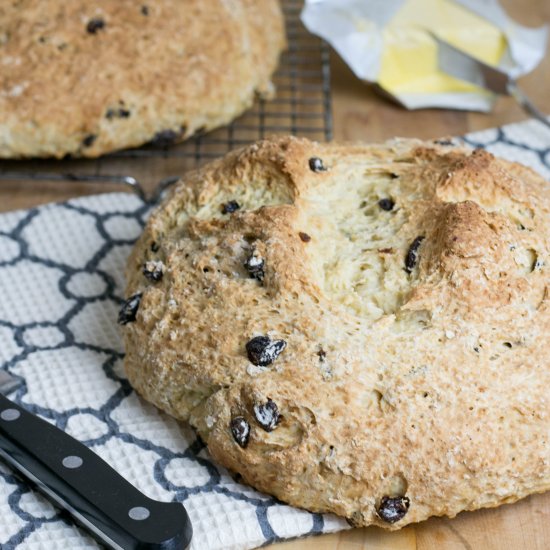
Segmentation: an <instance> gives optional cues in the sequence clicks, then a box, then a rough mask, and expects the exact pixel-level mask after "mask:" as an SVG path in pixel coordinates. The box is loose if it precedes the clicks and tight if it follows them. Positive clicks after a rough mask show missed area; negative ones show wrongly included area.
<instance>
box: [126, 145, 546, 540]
mask: <svg viewBox="0 0 550 550" xmlns="http://www.w3.org/2000/svg"><path fill="white" fill-rule="evenodd" d="M549 251H550V190H549V187H548V184H547V183H546V182H545V181H544V180H543V179H542V178H541V177H539V176H538V175H537V174H535V173H534V172H533V171H531V170H530V169H528V168H525V167H522V166H520V165H518V164H513V163H510V162H506V161H504V160H500V159H497V158H495V157H493V156H492V155H491V154H489V153H487V152H484V151H473V152H472V151H469V150H466V149H462V148H460V147H453V146H452V145H449V144H448V143H445V142H441V143H439V144H438V143H422V142H419V141H410V140H395V141H391V142H389V143H386V144H384V145H373V146H369V145H360V144H358V145H321V144H318V143H311V142H309V141H306V140H299V139H295V138H284V139H278V140H271V141H270V140H268V141H263V142H260V143H258V144H257V145H253V146H251V147H248V148H247V149H243V150H240V151H236V152H234V153H232V154H230V155H228V156H227V157H226V158H224V159H222V160H219V161H217V162H214V163H212V164H210V165H208V166H206V167H205V168H204V169H202V170H199V171H197V172H194V173H191V174H189V175H187V176H186V177H185V178H184V179H183V181H182V182H181V183H180V184H179V185H178V187H177V188H175V189H174V190H173V192H172V193H171V194H170V196H169V197H168V199H167V200H166V201H165V203H164V204H163V205H162V206H161V207H159V208H158V209H157V210H156V212H154V214H153V215H152V217H151V219H150V220H149V222H148V224H147V227H146V228H145V231H144V233H143V235H142V237H141V238H140V239H139V241H138V243H137V245H136V247H135V249H134V251H133V253H132V255H131V258H130V260H129V264H128V269H127V277H128V289H127V297H128V298H129V299H128V301H127V302H126V304H125V305H124V307H123V309H122V310H121V313H120V317H119V321H120V323H121V324H123V325H124V329H123V330H124V333H125V340H126V350H127V356H126V370H127V373H128V377H129V379H130V382H131V383H132V384H133V386H134V387H135V388H136V389H137V391H138V392H139V393H140V394H141V395H143V396H144V397H145V398H146V399H148V400H150V401H152V402H153V403H155V404H156V405H157V406H158V407H160V408H161V409H164V410H165V411H167V412H168V413H170V414H171V415H173V416H175V417H176V418H179V419H181V420H185V421H189V422H191V424H192V425H193V426H195V427H196V428H197V430H198V432H199V434H200V435H201V437H202V438H203V439H204V441H205V442H206V443H207V445H208V448H209V450H210V452H211V454H212V456H213V457H214V458H215V459H216V460H217V461H218V462H220V463H221V464H223V465H224V466H227V467H228V468H230V469H231V470H233V471H236V472H238V473H239V474H241V475H242V477H243V478H244V480H245V481H246V482H248V483H250V484H251V485H253V486H254V487H256V488H258V489H260V490H262V491H266V492H268V493H271V494H273V495H276V496H277V497H278V498H280V499H281V500H283V501H285V502H289V503H291V504H293V505H296V506H302V507H304V508H307V509H309V510H314V511H321V512H324V511H328V512H335V513H337V514H339V515H341V516H345V517H346V518H348V519H349V520H350V522H351V523H353V524H354V525H369V524H376V525H379V526H382V527H387V528H390V529H397V528H399V527H402V526H403V525H406V524H407V523H410V522H415V521H420V520H423V519H426V518H427V517H429V516H432V515H447V516H454V515H455V514H457V513H458V512H460V511H461V510H473V509H476V508H481V507H486V506H497V505H499V504H502V503H505V502H513V501H515V500H517V499H519V498H522V497H524V496H526V495H528V494H530V493H534V492H539V491H544V490H546V489H548V488H549V487H550V447H549V428H550V402H549V389H548V388H550V359H549V355H548V334H549V333H550V295H549V286H550V278H549V271H548V268H549V261H550V260H549Z"/></svg>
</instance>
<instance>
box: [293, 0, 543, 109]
mask: <svg viewBox="0 0 550 550" xmlns="http://www.w3.org/2000/svg"><path fill="white" fill-rule="evenodd" d="M302 21H303V23H304V25H305V26H306V27H307V29H308V30H309V31H310V32H312V33H313V34H316V35H319V36H321V37H322V38H324V39H325V40H326V41H327V42H329V43H330V44H331V45H332V46H333V47H334V49H335V50H336V51H337V52H338V53H339V54H340V56H341V57H342V58H343V59H344V61H345V62H346V63H347V64H348V65H349V66H350V68H351V69H352V70H353V72H354V73H355V74H356V75H357V76H358V77H359V78H360V79H362V80H366V81H368V82H371V83H373V84H376V85H377V86H378V87H379V88H381V89H382V90H383V91H384V92H385V93H386V94H389V95H390V96H391V97H392V98H393V99H394V100H396V101H398V102H399V103H401V104H402V105H403V106H404V107H406V108H407V109H419V108H424V107H445V108H451V109H464V110H473V111H490V110H491V108H492V106H493V103H494V100H495V97H496V96H495V95H494V94H493V93H492V92H490V91H488V90H486V89H484V88H480V87H479V86H476V85H474V84H470V82H466V81H464V80H459V79H458V78H455V77H453V76H451V75H449V74H447V73H445V72H443V71H442V70H441V68H440V67H439V66H438V51H437V49H438V46H437V41H436V40H435V38H434V36H436V37H437V38H439V39H441V40H443V41H445V42H448V43H449V44H451V45H453V46H454V47H456V48H458V49H459V50H462V51H463V52H465V53H467V54H469V55H470V56H472V57H474V58H476V59H479V60H480V61H483V62H484V63H486V64H487V65H491V66H493V67H498V68H499V69H500V70H502V71H504V72H505V73H506V74H507V75H508V76H509V77H510V78H513V79H516V78H518V77H520V76H521V75H524V74H526V73H528V72H529V71H531V70H532V69H534V68H535V67H536V66H537V65H538V63H539V62H540V61H541V59H542V58H543V57H544V54H545V51H546V40H547V34H548V32H547V28H546V27H540V28H533V29H530V28H526V27H522V26H521V25H518V24H517V23H515V22H514V21H513V20H512V19H510V18H509V17H508V16H507V15H506V13H505V12H504V10H503V9H502V8H501V6H500V5H499V3H498V1H497V0H305V6H304V9H303V11H302ZM473 70H476V69H473ZM476 80H477V81H479V80H478V79H476V78H473V81H474V82H475V81H476Z"/></svg>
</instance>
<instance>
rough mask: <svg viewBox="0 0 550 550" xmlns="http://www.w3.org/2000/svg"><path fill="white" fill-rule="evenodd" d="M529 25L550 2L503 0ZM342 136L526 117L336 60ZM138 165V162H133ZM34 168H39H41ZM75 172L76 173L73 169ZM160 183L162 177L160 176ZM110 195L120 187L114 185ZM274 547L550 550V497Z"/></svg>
mask: <svg viewBox="0 0 550 550" xmlns="http://www.w3.org/2000/svg"><path fill="white" fill-rule="evenodd" d="M502 4H503V5H504V7H505V8H506V10H507V11H508V13H509V14H510V15H512V16H513V17H514V18H516V20H518V21H519V22H521V23H523V24H525V25H530V26H534V25H540V24H543V23H546V24H548V23H550V0H502ZM332 70H333V80H332V105H333V113H334V138H335V139H336V140H339V141H348V140H362V141H381V140H385V139H387V138H390V137H393V136H404V137H408V136H413V137H420V138H435V137H441V136H450V135H459V134H464V133H467V132H470V131H475V130H480V129H483V128H491V127H493V126H500V125H502V124H507V123H510V122H516V121H520V120H523V119H525V118H526V115H525V114H524V112H523V111H522V110H521V109H520V108H519V107H518V106H517V105H516V104H515V103H514V101H513V100H512V99H510V98H500V99H499V100H498V102H497V104H496V107H495V109H494V111H493V112H492V113H490V114H479V113H465V112H461V111H447V110H437V109H428V110H421V111H415V112H408V111H405V110H403V109H402V108H400V107H398V106H397V105H394V104H392V103H390V102H389V101H387V100H385V99H383V98H381V97H380V96H378V95H377V94H375V93H374V92H373V91H372V89H370V88H369V87H368V86H367V85H365V84H363V83H362V82H359V81H358V80H357V79H356V78H355V77H354V76H353V75H352V73H351V72H350V71H349V69H347V68H346V67H345V65H344V64H343V63H342V62H341V61H340V60H339V59H338V58H337V56H336V55H333V57H332ZM520 83H521V85H522V87H523V88H524V89H525V91H526V92H527V93H528V94H529V95H530V96H531V98H532V99H533V100H534V102H535V103H536V104H537V105H538V106H539V108H540V109H541V110H542V111H544V112H546V113H549V114H550V56H547V57H546V58H545V60H544V61H543V62H542V63H541V64H540V66H539V67H538V68H537V69H536V70H535V71H533V72H532V73H531V74H530V75H528V76H526V77H524V78H522V79H521V81H520ZM126 162H131V161H126ZM167 162H169V161H163V160H162V159H154V160H152V161H149V162H148V164H147V165H144V166H143V167H142V172H143V174H144V175H145V174H146V175H147V176H148V177H149V178H150V179H151V180H152V181H158V179H159V177H161V176H163V175H165V173H166V170H167V167H166V163H167ZM28 165H29V167H34V168H36V165H35V164H34V163H28ZM67 171H69V169H67ZM155 178H156V179H155ZM103 190H105V191H110V190H119V189H118V188H116V187H109V186H106V187H105V188H104V189H103ZM96 192H98V188H97V186H95V185H87V184H81V183H74V184H71V186H70V187H68V186H66V185H62V184H59V183H55V182H39V183H36V182H24V183H21V182H0V211H8V210H13V209H17V208H28V207H31V206H35V205H37V204H42V203H45V202H50V201H59V200H65V199H68V198H71V197H74V196H77V195H85V194H90V193H96ZM269 548H271V549H272V550H337V549H338V550H342V549H349V550H360V549H365V550H502V549H505V550H548V549H550V493H548V494H546V495H535V496H532V497H529V498H527V499H524V500H522V501H520V502H518V503H516V504H512V505H505V506H502V507H500V508H496V509H490V510H481V511H477V512H466V513H462V514H460V515H459V516H458V517H456V518H454V519H452V520H449V519H443V518H432V519H430V520H428V521H426V522H424V523H421V524H418V525H413V526H408V527H406V528H404V529H402V530H401V531H397V532H394V533H388V532H385V531H383V530H381V529H378V528H366V529H350V530H348V531H344V532H340V533H336V534H333V535H323V536H320V537H313V538H310V539H300V540H295V541H291V542H286V543H278V544H275V545H272V546H270V547H269Z"/></svg>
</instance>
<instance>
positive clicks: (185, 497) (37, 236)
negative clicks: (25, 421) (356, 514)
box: [0, 121, 550, 550]
mask: <svg viewBox="0 0 550 550" xmlns="http://www.w3.org/2000/svg"><path fill="white" fill-rule="evenodd" d="M462 139H463V140H464V141H466V142H467V143H468V144H470V145H472V146H474V147H485V148H487V149H488V150H490V151H491V152H493V153H495V154H496V155H499V156H502V157H504V158H506V159H509V160H513V161H518V162H522V163H524V164H526V165H528V166H531V167H532V168H534V169H535V170H537V171H538V172H539V173H541V174H542V175H543V176H544V177H545V178H546V179H550V130H548V129H547V128H545V127H544V126H543V125H542V124H540V123H538V122H536V121H528V122H524V123H520V124H515V125H510V126H506V127H503V128H499V129H492V130H486V131H483V132H478V133H475V134H470V135H468V136H465V137H464V138H462ZM148 212H149V209H148V207H147V206H145V205H144V204H143V203H142V202H141V201H140V200H139V199H138V198H136V197H134V196H133V195H129V194H126V193H117V194H104V195H96V196H92V197H86V198H79V199H75V200H71V201H69V202H66V203H63V204H51V205H46V206H42V207H39V208H33V209H31V210H26V211H18V212H11V213H7V214H3V215H0V367H1V368H3V369H6V370H8V371H9V372H10V373H12V374H14V375H16V376H19V377H21V378H22V379H23V380H24V384H23V385H22V386H21V387H20V388H19V389H18V390H17V392H15V393H14V394H13V395H11V396H10V397H11V398H12V399H14V400H15V401H16V402H18V403H19V404H21V405H22V406H24V407H25V408H27V409H28V410H30V411H32V412H33V413H36V414H38V415H40V416H41V417H43V418H45V419H47V420H48V421H50V422H53V423H55V424H56V425H57V426H58V427H59V428H61V429H63V430H65V431H67V432H68V433H69V434H71V435H72V436H73V437H75V438H77V439H79V440H80V441H82V442H83V443H84V444H86V445H88V446H90V447H91V448H92V449H93V450H94V451H95V452H96V453H97V454H99V455H100V456H101V457H102V458H103V459H105V460H106V461H107V462H109V463H110V464H111V465H112V466H113V467H114V468H115V469H116V470H117V471H118V472H120V473H121V474H122V475H123V476H124V477H125V478H127V479H128V480H129V481H130V482H131V483H133V484H134V485H135V486H136V487H138V488H139V489H140V490H141V491H142V492H143V493H145V494H146V495H147V496H149V497H151V498H154V499H158V500H163V501H171V500H173V501H178V502H182V503H184V505H185V507H186V509H187V511H188V513H189V516H190V518H191V521H192V524H193V529H194V537H193V542H192V548H193V549H194V550H203V549H212V550H216V549H222V548H223V549H247V548H254V547H257V546H261V545H264V544H266V543H268V542H273V541H277V540H282V539H286V538H292V537H299V536H304V535H308V534H314V533H322V532H332V531H337V530H340V529H345V528H347V527H348V525H347V523H346V522H345V521H344V520H342V519H340V518H337V517H335V516H332V515H320V514H311V513H309V512H305V511H303V510H298V509H295V508H292V507H290V506H286V505H284V504H281V503H280V502H278V501H277V500H275V499H273V498H272V497H270V496H268V495H265V494H261V493H259V492H257V491H255V490H253V489H251V488H250V487H247V486H245V485H242V484H240V483H238V482H237V481H235V480H234V479H233V478H232V477H231V475H230V474H229V472H227V471H226V470H225V469H224V468H222V467H221V466H219V465H218V464H216V463H214V462H213V461H212V459H211V457H210V456H209V454H208V451H207V450H206V448H205V446H204V444H203V443H202V442H201V441H200V440H199V439H197V436H196V434H195V433H194V431H193V430H192V429H191V428H190V427H189V426H187V425H185V424H180V423H177V422H176V421H175V420H173V419H172V418H170V417H168V416H167V415H165V414H163V413H161V412H159V411H158V410H156V409H155V408H154V407H153V406H151V405H149V404H148V403H146V402H145V401H143V400H142V399H140V398H139V397H138V396H137V395H136V394H135V393H134V392H133V391H132V389H131V388H130V386H129V385H128V382H127V381H126V379H125V376H124V372H123V369H122V358H123V347H122V342H121V338H120V334H119V330H118V326H117V324H116V318H117V313H118V310H119V308H120V305H121V303H122V298H123V296H124V280H123V271H124V265H125V262H126V258H127V256H128V254H129V252H130V250H131V248H132V244H133V243H134V241H135V239H136V238H137V237H138V235H139V234H140V232H141V230H142V227H143V225H144V223H145V220H146V218H147V215H148ZM0 547H1V548H2V549H4V550H9V549H15V548H17V549H18V550H24V549H25V550H56V549H63V550H65V549H67V548H69V549H71V550H77V549H83V548H90V549H91V548H99V545H98V544H97V543H96V542H94V541H93V540H92V539H91V538H89V536H88V535H87V534H86V533H85V532H84V531H83V530H81V529H79V528H77V527H75V526H74V525H73V524H72V522H71V520H70V518H69V516H68V515H66V514H65V513H62V512H60V511H59V510H57V509H56V508H54V507H53V506H52V505H51V504H50V503H49V502H48V501H47V500H46V499H45V498H44V497H42V496H41V495H40V494H39V493H37V492H35V491H34V490H33V489H31V488H30V487H29V486H28V485H27V484H26V483H25V482H24V481H22V480H21V479H20V478H19V477H18V476H17V475H15V474H14V473H13V471H11V470H10V469H9V468H8V466H6V465H4V464H3V463H1V462H0Z"/></svg>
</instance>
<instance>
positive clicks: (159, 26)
mask: <svg viewBox="0 0 550 550" xmlns="http://www.w3.org/2000/svg"><path fill="white" fill-rule="evenodd" d="M284 46H285V35H284V21H283V16H282V13H281V8H280V5H279V2H278V0H261V2H258V1H257V0H185V1H184V2H183V1H181V0H155V1H154V2H147V1H146V0H144V1H143V2H136V1H134V0H96V1H94V2H87V1H85V0H71V1H70V2H67V1H65V0H20V1H18V2H3V3H2V4H1V5H0V67H1V70H0V158H21V157H58V158H61V157H63V156H65V155H68V154H70V155H72V156H75V157H97V156H99V155H102V154H104V153H108V152H110V151H114V150H117V149H123V148H127V147H137V146H140V145H143V144H144V143H148V142H153V143H155V144H157V145H167V144H172V143H175V142H178V141H181V140H183V139H185V138H187V137H189V136H191V135H192V134H194V133H196V132H198V131H206V130H210V129H212V128H215V127H217V126H220V125H223V124H226V123H228V122H230V121H231V120H233V119H234V118H235V117H237V116H238V115H240V114H241V113H242V112H243V111H244V110H246V109H247V108H248V107H250V106H251V104H252V102H253V100H254V97H255V95H256V94H260V95H263V96H270V95H272V93H273V85H272V83H271V80H270V79H271V76H272V73H273V72H274V71H275V68H276V66H277V62H278V58H279V55H280V53H281V51H282V49H283V48H284Z"/></svg>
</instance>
